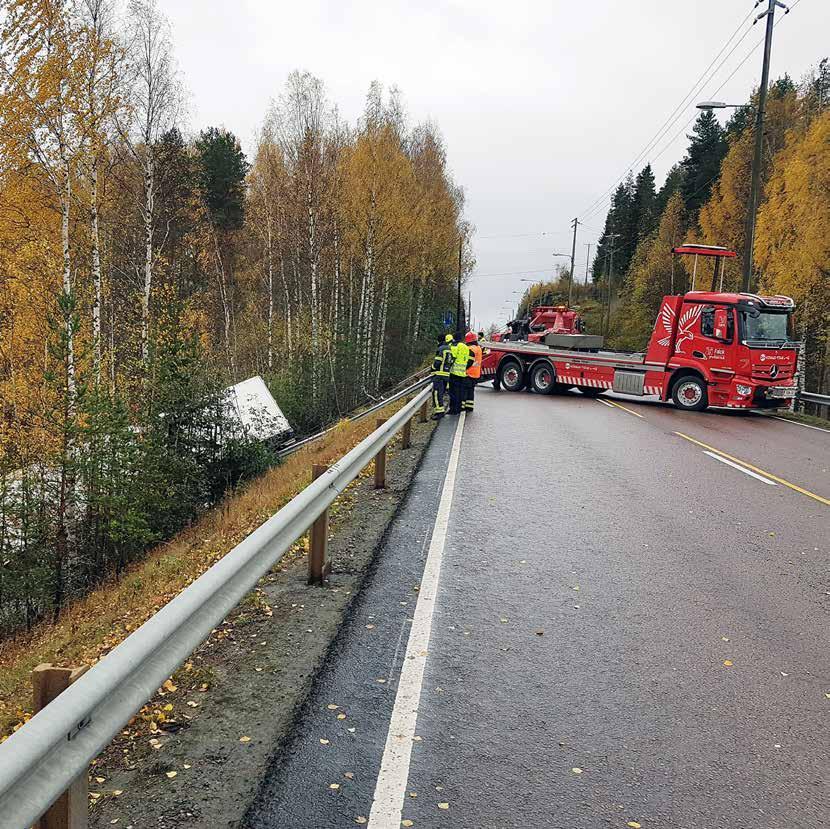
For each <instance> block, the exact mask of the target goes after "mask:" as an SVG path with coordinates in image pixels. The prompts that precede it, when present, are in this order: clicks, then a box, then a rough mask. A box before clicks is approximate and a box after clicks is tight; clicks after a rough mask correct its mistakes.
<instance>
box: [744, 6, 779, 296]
mask: <svg viewBox="0 0 830 829" xmlns="http://www.w3.org/2000/svg"><path fill="white" fill-rule="evenodd" d="M767 2H768V4H769V5H768V7H767V10H766V11H765V12H762V13H761V14H759V15H758V17H756V18H755V23H757V22H758V21H759V20H761V19H763V18H764V17H766V19H767V33H766V38H765V40H764V65H763V68H762V70H761V87H760V89H759V90H758V111H757V112H756V113H755V154H754V155H753V157H752V184H751V185H750V193H749V206H748V208H747V212H746V234H745V244H746V251H745V252H744V273H743V284H742V289H743V291H744V292H747V293H748V292H749V289H750V283H751V280H752V270H753V255H754V248H755V220H756V218H757V212H758V198H759V196H760V192H761V162H762V159H763V150H764V113H765V110H766V106H767V86H768V85H769V64H770V55H771V53H772V30H773V28H774V26H775V7H776V6H781V8H782V9H786V11H787V12H789V9H787V7H786V6H785V5H784V4H783V3H781V2H779V0H767ZM785 13H786V12H785Z"/></svg>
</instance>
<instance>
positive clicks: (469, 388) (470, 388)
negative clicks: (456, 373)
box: [461, 377, 476, 412]
mask: <svg viewBox="0 0 830 829" xmlns="http://www.w3.org/2000/svg"><path fill="white" fill-rule="evenodd" d="M475 395H476V381H475V380H474V379H473V378H472V377H467V378H465V380H464V402H463V403H462V404H461V408H462V409H463V410H464V411H465V412H471V411H473V409H475V405H476V401H475Z"/></svg>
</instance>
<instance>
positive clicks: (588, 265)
mask: <svg viewBox="0 0 830 829" xmlns="http://www.w3.org/2000/svg"><path fill="white" fill-rule="evenodd" d="M585 245H586V246H587V248H588V253H587V255H586V256H585V287H586V288H587V287H588V271H589V270H590V269H591V243H590V242H586V243H585Z"/></svg>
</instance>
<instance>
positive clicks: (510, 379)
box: [496, 360, 525, 391]
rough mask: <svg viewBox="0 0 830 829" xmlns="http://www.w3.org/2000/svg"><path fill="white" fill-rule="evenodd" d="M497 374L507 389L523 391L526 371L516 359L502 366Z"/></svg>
mask: <svg viewBox="0 0 830 829" xmlns="http://www.w3.org/2000/svg"><path fill="white" fill-rule="evenodd" d="M496 376H497V379H498V382H499V385H500V386H501V387H502V388H503V389H504V390H505V391H521V390H522V389H523V388H524V384H525V373H524V371H523V370H522V367H521V366H520V365H519V364H518V363H517V362H516V361H515V360H509V361H508V362H507V363H506V364H505V365H503V366H501V367H500V368H499V373H498V374H497V375H496Z"/></svg>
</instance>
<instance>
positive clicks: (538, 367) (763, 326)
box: [482, 246, 800, 411]
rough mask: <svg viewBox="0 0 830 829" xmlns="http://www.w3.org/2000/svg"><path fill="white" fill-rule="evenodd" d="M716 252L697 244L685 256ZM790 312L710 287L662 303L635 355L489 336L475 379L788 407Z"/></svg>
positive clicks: (779, 300)
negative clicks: (644, 343) (646, 339)
mask: <svg viewBox="0 0 830 829" xmlns="http://www.w3.org/2000/svg"><path fill="white" fill-rule="evenodd" d="M722 251H724V249H723V248H708V249H707V248H703V247H701V246H697V248H696V250H695V251H694V253H695V255H696V256H722V255H724V254H723V253H721V252H722ZM683 252H685V251H683ZM727 253H731V252H727ZM732 255H733V256H734V254H732ZM712 281H713V283H714V281H715V278H714V277H713V280H712ZM794 309H795V303H794V302H793V300H792V299H790V298H789V297H786V296H759V295H757V294H749V293H724V292H720V291H715V290H712V291H694V290H693V291H688V292H686V293H685V294H681V295H673V296H665V297H663V300H662V302H661V304H660V310H659V312H658V314H657V319H656V321H655V323H654V329H653V330H652V333H651V337H650V339H649V343H648V347H647V349H646V350H645V351H644V352H642V353H629V352H619V351H605V350H602V348H601V347H599V348H594V347H591V345H593V344H589V345H588V347H587V348H586V347H585V343H584V342H582V341H580V339H579V338H580V337H583V336H584V335H582V334H581V333H574V334H572V335H570V336H572V337H573V338H574V339H573V341H572V342H573V347H568V345H567V340H566V343H565V344H564V345H563V344H562V342H561V337H562V336H565V337H567V336H569V335H559V336H560V339H559V341H557V340H553V341H551V335H550V334H549V333H547V332H545V331H539V330H536V331H532V334H533V335H534V336H532V338H531V336H528V337H527V338H526V339H521V340H516V339H514V340H510V339H505V338H504V337H503V336H499V335H495V336H494V337H493V338H492V339H491V340H490V341H488V342H486V343H484V344H483V346H484V348H485V357H484V360H483V363H482V377H483V378H489V379H492V381H493V386H494V388H496V389H497V390H498V389H501V388H504V389H506V390H507V391H521V390H522V389H524V388H527V389H529V390H531V391H535V392H537V393H538V394H553V393H555V392H558V391H566V390H568V389H572V388H577V389H579V390H580V391H581V392H582V393H583V394H586V395H588V396H592V397H593V396H597V395H600V394H602V393H603V392H605V391H607V390H613V391H615V392H619V393H622V394H628V395H633V396H640V397H641V396H644V395H656V396H657V397H659V398H660V400H666V401H667V400H672V401H673V402H674V405H675V406H677V408H679V409H685V410H687V411H700V410H702V409H705V408H707V407H708V406H719V407H726V408H731V409H750V408H778V407H783V406H789V405H790V403H791V401H792V399H793V398H794V397H795V394H796V385H795V379H796V375H795V372H796V359H797V356H798V349H799V347H800V344H799V343H796V342H792V341H791V340H790V338H789V335H788V332H789V330H790V325H789V320H790V317H791V316H792V313H793V311H794ZM530 328H531V329H532V328H533V325H531V326H530ZM512 333H513V332H512V331H511V334H512Z"/></svg>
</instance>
